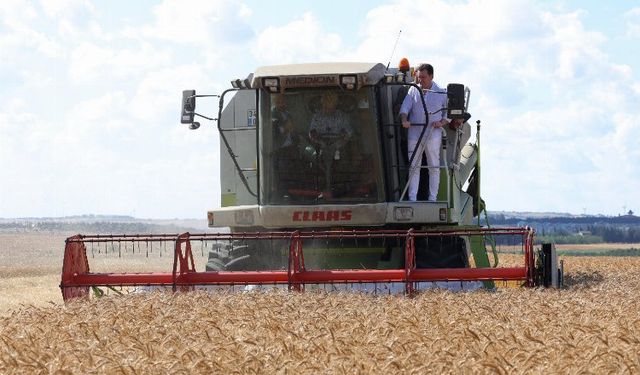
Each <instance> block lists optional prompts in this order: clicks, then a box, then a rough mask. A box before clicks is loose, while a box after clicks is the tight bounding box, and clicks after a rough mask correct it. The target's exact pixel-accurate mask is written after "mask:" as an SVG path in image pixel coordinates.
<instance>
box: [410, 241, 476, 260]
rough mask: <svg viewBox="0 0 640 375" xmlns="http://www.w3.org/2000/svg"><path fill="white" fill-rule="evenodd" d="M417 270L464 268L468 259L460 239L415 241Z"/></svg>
mask: <svg viewBox="0 0 640 375" xmlns="http://www.w3.org/2000/svg"><path fill="white" fill-rule="evenodd" d="M416 267H417V268H466V267H469V257H468V253H467V248H466V244H465V241H464V240H463V239H462V238H461V237H431V238H427V237H425V238H420V239H417V240H416Z"/></svg>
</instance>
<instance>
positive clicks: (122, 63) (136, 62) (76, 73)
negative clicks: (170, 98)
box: [69, 42, 171, 83]
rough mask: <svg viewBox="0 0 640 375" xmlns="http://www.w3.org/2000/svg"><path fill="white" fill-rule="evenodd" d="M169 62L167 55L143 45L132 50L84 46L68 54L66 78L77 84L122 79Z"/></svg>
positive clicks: (83, 44) (152, 47) (93, 45)
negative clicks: (67, 75) (68, 77)
mask: <svg viewBox="0 0 640 375" xmlns="http://www.w3.org/2000/svg"><path fill="white" fill-rule="evenodd" d="M170 60H171V55H170V53H169V52H167V51H165V50H163V49H161V48H158V47H155V46H152V45H150V44H147V43H142V44H141V45H138V46H136V48H113V47H109V46H106V47H105V46H102V45H98V44H93V43H88V42H85V43H82V44H80V45H79V46H78V47H76V48H74V49H73V50H72V52H71V56H70V62H69V75H70V77H71V78H72V79H73V80H74V81H76V82H78V83H83V82H97V81H101V80H105V79H109V78H126V77H131V76H136V75H139V74H140V72H141V71H144V70H148V69H153V68H156V67H158V66H162V65H165V64H167V63H168V62H169V61H170Z"/></svg>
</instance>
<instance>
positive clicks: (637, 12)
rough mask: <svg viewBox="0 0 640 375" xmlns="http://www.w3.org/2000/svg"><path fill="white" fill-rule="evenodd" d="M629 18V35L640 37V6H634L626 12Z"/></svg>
mask: <svg viewBox="0 0 640 375" xmlns="http://www.w3.org/2000/svg"><path fill="white" fill-rule="evenodd" d="M625 17H626V18H627V35H628V36H630V37H633V38H640V8H633V9H631V10H629V11H628V12H627V13H625Z"/></svg>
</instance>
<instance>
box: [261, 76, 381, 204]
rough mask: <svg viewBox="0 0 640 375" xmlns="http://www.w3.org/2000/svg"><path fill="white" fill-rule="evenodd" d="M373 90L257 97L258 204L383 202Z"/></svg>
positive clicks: (302, 91) (307, 91)
mask: <svg viewBox="0 0 640 375" xmlns="http://www.w3.org/2000/svg"><path fill="white" fill-rule="evenodd" d="M374 99H375V97H374V91H373V88H372V87H364V88H361V89H359V90H354V91H344V90H341V89H340V88H321V89H299V90H287V91H286V92H285V93H276V94H263V93H261V96H260V145H261V150H260V168H261V173H260V176H261V177H260V178H261V181H260V186H261V197H262V202H263V204H273V205H285V204H322V203H329V204H331V203H338V204H339V203H375V202H382V201H384V189H383V186H382V168H381V164H382V162H381V156H380V142H379V132H378V128H377V125H376V118H377V117H376V108H375V100H374Z"/></svg>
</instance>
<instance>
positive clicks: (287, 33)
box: [252, 13, 343, 65]
mask: <svg viewBox="0 0 640 375" xmlns="http://www.w3.org/2000/svg"><path fill="white" fill-rule="evenodd" d="M252 53H253V55H254V57H255V59H256V60H258V61H259V62H260V63H262V64H265V65H272V64H273V65H277V64H288V63H293V62H298V63H301V62H312V61H327V60H334V59H338V58H339V56H340V55H341V54H343V48H342V40H341V38H340V36H339V35H337V34H334V33H327V32H326V31H325V30H324V29H323V28H322V26H321V25H320V23H319V22H318V20H316V18H315V17H314V16H313V15H312V14H311V13H305V14H303V15H302V17H301V18H299V19H296V20H294V21H291V22H289V23H287V24H285V25H283V26H270V27H267V28H266V29H265V30H263V31H262V32H261V33H260V35H259V36H258V38H257V41H256V46H255V48H254V49H253V50H252Z"/></svg>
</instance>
